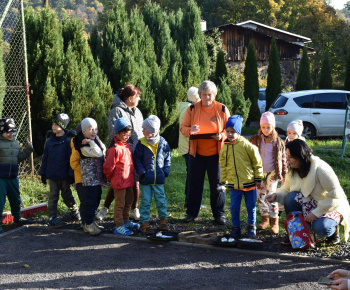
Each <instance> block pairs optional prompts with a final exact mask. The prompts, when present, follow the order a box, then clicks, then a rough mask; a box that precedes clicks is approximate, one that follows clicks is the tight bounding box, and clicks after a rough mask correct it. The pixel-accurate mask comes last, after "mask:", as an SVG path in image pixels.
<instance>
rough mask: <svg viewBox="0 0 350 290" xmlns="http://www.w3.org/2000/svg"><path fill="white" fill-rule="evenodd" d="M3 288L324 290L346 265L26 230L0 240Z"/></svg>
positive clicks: (107, 236)
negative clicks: (324, 278)
mask: <svg viewBox="0 0 350 290" xmlns="http://www.w3.org/2000/svg"><path fill="white" fill-rule="evenodd" d="M0 244H1V251H0V289H201V290H203V289H288V290H289V289H326V288H325V286H321V285H319V284H318V283H317V281H318V279H319V278H320V277H321V276H326V275H327V274H328V273H330V272H331V271H332V270H334V269H337V268H340V267H344V266H342V265H337V264H331V263H322V262H315V261H313V262H310V261H305V260H296V259H289V258H287V259H286V258H278V257H275V258H271V257H264V256H261V255H255V254H254V253H253V254H247V253H237V252H233V251H230V250H222V249H218V248H215V247H211V248H209V247H207V248H197V247H192V246H181V245H177V244H176V243H174V242H173V243H156V242H151V241H148V240H146V239H142V238H139V239H136V238H134V239H130V238H124V237H117V236H114V235H112V234H102V235H100V236H98V237H92V236H89V235H86V234H84V233H83V232H82V231H69V230H50V229H48V228H47V227H45V226H30V227H26V228H25V227H22V228H21V229H20V230H15V231H13V232H9V233H6V234H3V235H1V236H0Z"/></svg>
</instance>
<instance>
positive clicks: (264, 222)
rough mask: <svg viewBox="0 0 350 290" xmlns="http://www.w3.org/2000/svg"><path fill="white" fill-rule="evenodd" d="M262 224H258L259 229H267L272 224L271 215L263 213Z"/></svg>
mask: <svg viewBox="0 0 350 290" xmlns="http://www.w3.org/2000/svg"><path fill="white" fill-rule="evenodd" d="M261 220H262V222H261V224H260V225H258V230H266V229H267V227H268V226H269V225H270V217H269V216H268V215H263V216H262V217H261Z"/></svg>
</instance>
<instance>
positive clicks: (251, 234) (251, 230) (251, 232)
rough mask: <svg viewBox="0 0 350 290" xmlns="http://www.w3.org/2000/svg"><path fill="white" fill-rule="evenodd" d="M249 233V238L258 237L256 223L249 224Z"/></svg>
mask: <svg viewBox="0 0 350 290" xmlns="http://www.w3.org/2000/svg"><path fill="white" fill-rule="evenodd" d="M247 235H248V238H249V239H255V238H256V228H255V226H254V225H248V226H247Z"/></svg>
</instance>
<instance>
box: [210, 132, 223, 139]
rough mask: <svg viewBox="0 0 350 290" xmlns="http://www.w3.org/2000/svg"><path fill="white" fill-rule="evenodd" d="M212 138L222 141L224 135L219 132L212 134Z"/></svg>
mask: <svg viewBox="0 0 350 290" xmlns="http://www.w3.org/2000/svg"><path fill="white" fill-rule="evenodd" d="M211 138H213V139H215V140H216V141H220V140H221V138H222V136H221V133H217V134H215V135H211Z"/></svg>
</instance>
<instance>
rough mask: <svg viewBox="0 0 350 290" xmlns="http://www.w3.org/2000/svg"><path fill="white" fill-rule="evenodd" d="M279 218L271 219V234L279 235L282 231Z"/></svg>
mask: <svg viewBox="0 0 350 290" xmlns="http://www.w3.org/2000/svg"><path fill="white" fill-rule="evenodd" d="M278 220H279V219H278V218H271V229H270V233H271V234H278V233H279V231H280V226H279V223H278Z"/></svg>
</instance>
